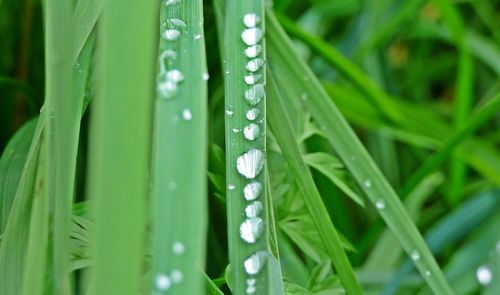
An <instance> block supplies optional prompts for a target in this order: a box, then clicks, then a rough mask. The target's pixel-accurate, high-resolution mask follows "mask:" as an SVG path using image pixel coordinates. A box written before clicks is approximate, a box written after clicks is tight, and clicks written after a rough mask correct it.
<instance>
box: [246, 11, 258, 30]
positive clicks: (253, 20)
mask: <svg viewBox="0 0 500 295" xmlns="http://www.w3.org/2000/svg"><path fill="white" fill-rule="evenodd" d="M243 23H244V24H245V26H246V27H247V28H253V27H255V26H256V25H257V24H259V23H260V16H258V15H257V14H255V13H247V14H245V16H244V17H243Z"/></svg>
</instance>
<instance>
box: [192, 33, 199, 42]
mask: <svg viewBox="0 0 500 295" xmlns="http://www.w3.org/2000/svg"><path fill="white" fill-rule="evenodd" d="M200 39H201V34H196V35H194V37H193V40H194V41H198V40H200Z"/></svg>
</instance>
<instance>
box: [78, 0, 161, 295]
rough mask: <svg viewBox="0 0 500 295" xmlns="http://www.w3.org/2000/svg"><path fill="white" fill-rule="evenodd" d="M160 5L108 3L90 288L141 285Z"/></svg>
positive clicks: (92, 164)
mask: <svg viewBox="0 0 500 295" xmlns="http://www.w3.org/2000/svg"><path fill="white" fill-rule="evenodd" d="M156 11H157V2H155V1H152V0H148V1H141V2H134V1H126V2H123V1H118V0H109V1H106V2H105V3H104V10H103V19H102V22H101V23H100V26H99V29H100V31H99V35H98V37H99V39H98V41H99V44H100V47H99V49H100V51H99V61H100V66H101V67H102V72H101V73H102V74H101V75H102V76H101V77H102V81H101V82H102V84H101V85H100V89H99V93H98V96H97V98H96V100H95V101H94V104H93V109H92V110H93V113H92V117H91V137H90V138H91V143H92V145H91V148H90V161H89V169H88V176H89V180H88V181H89V195H90V196H92V198H93V200H94V204H93V205H94V206H93V210H94V211H93V214H94V217H95V233H94V237H95V239H94V245H95V252H94V253H95V255H94V266H93V268H92V278H91V279H92V280H93V281H92V283H91V285H90V287H89V294H137V293H139V289H140V286H141V274H142V272H143V254H144V250H143V249H144V231H145V225H146V218H145V215H144V213H145V212H144V211H145V205H146V199H147V198H146V196H147V190H148V174H149V173H148V171H149V163H150V134H151V125H152V124H151V123H152V107H153V93H152V92H153V89H152V85H153V81H154V77H153V71H152V69H153V66H154V52H155V51H156V49H155V47H156V46H155V35H156V34H155V32H156V31H157V30H156V29H155V19H156V18H155V15H156ZM123 32H126V33H127V35H126V36H124V35H123ZM138 53H140V54H138Z"/></svg>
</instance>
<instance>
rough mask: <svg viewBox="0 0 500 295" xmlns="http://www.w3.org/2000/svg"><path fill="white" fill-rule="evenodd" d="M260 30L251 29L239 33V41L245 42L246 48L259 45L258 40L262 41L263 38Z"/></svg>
mask: <svg viewBox="0 0 500 295" xmlns="http://www.w3.org/2000/svg"><path fill="white" fill-rule="evenodd" d="M263 35H264V34H263V33H262V30H261V29H259V28H251V29H246V30H244V31H243V33H241V39H242V40H243V42H245V44H246V45H248V46H253V45H255V44H257V43H259V41H260V40H262V37H263Z"/></svg>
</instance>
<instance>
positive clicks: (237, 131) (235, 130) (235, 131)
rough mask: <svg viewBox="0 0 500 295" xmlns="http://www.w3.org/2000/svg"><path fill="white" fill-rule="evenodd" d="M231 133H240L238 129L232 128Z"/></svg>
mask: <svg viewBox="0 0 500 295" xmlns="http://www.w3.org/2000/svg"><path fill="white" fill-rule="evenodd" d="M233 132H234V133H240V132H241V129H240V128H233Z"/></svg>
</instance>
